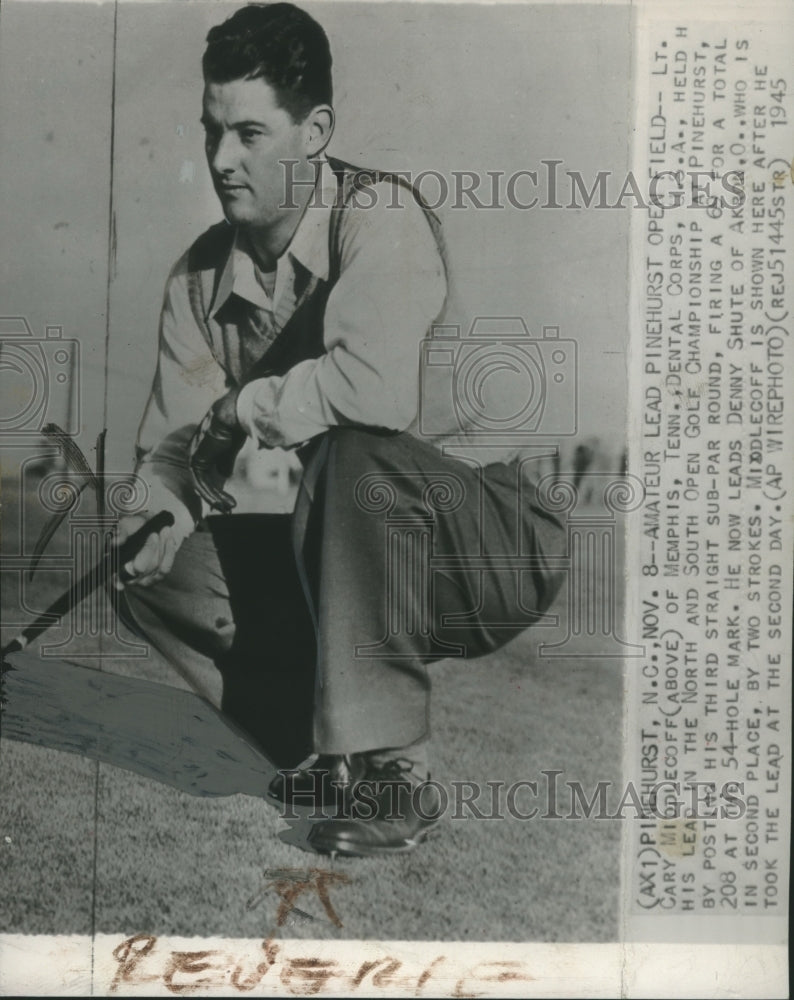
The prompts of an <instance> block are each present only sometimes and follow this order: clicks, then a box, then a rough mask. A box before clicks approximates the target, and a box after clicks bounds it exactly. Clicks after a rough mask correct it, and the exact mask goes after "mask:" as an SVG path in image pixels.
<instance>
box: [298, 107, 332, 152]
mask: <svg viewBox="0 0 794 1000" xmlns="http://www.w3.org/2000/svg"><path fill="white" fill-rule="evenodd" d="M304 125H305V126H306V152H307V154H308V155H309V156H318V155H319V154H320V153H322V151H323V150H324V149H325V147H326V146H327V145H328V143H329V142H330V141H331V136H332V135H333V134H334V109H333V108H332V107H331V106H330V104H318V105H317V107H316V108H312V110H311V111H310V112H309V114H308V115H307V117H306V119H305V120H304Z"/></svg>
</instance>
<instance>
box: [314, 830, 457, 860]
mask: <svg viewBox="0 0 794 1000" xmlns="http://www.w3.org/2000/svg"><path fill="white" fill-rule="evenodd" d="M437 826H438V824H437V823H433V824H431V825H430V826H426V827H423V828H422V829H421V830H419V831H418V832H417V833H416V835H415V836H414V837H412V838H411V839H410V840H404V841H403V842H402V843H401V844H398V845H390V846H388V847H387V846H385V845H382V844H360V845H356V844H340V843H334V844H331V843H330V841H329V842H327V843H324V844H323V843H319V844H318V843H315V842H314V841H313V840H312V838H311V835H309V845H310V846H311V847H312V849H313V850H315V851H316V852H317V853H318V854H330V855H331V857H332V858H334V857H336V856H337V855H338V856H339V857H343V858H371V857H382V856H384V855H388V854H410V852H411V851H413V850H415V849H416V848H417V847H419V845H420V844H421V843H422V842H423V841H424V840H426V839H427V836H428V834H430V833H432V832H433V831H434V830H435V829H436V828H437Z"/></svg>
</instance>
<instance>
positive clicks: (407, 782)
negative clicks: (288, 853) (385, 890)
mask: <svg viewBox="0 0 794 1000" xmlns="http://www.w3.org/2000/svg"><path fill="white" fill-rule="evenodd" d="M428 777H429V776H428ZM344 792H345V794H344V796H343V798H342V802H341V803H340V806H339V809H338V812H337V815H336V816H335V817H334V818H333V819H327V820H322V821H321V822H318V823H315V824H314V825H313V826H312V829H311V830H310V831H309V836H308V842H309V844H310V845H311V846H312V847H313V848H314V850H315V851H317V852H318V853H320V854H331V855H336V854H341V855H345V856H349V857H370V856H374V855H384V854H404V853H406V852H407V851H412V850H413V849H414V848H415V847H416V846H417V845H418V844H420V843H421V842H422V841H423V840H424V839H425V837H426V836H427V835H428V833H429V832H430V831H431V830H432V829H433V827H435V826H436V825H437V823H438V822H439V820H440V818H441V815H442V813H443V811H444V806H443V804H442V802H441V795H440V794H439V790H438V786H437V785H436V784H435V783H433V782H429V781H427V780H426V779H424V780H423V779H422V778H421V777H420V776H419V775H417V774H415V773H414V765H413V762H411V761H409V760H405V759H402V758H397V759H394V760H388V761H386V762H385V763H381V764H375V763H374V762H373V761H372V760H371V759H370V760H366V770H365V773H364V776H363V778H361V779H359V780H358V781H355V782H352V783H351V784H349V785H348V786H347V787H346V788H345V790H344Z"/></svg>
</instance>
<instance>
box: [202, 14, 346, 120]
mask: <svg viewBox="0 0 794 1000" xmlns="http://www.w3.org/2000/svg"><path fill="white" fill-rule="evenodd" d="M201 65H202V69H203V71H204V79H205V80H206V81H207V82H209V83H229V82H230V81H232V80H256V79H262V80H264V81H265V82H266V83H269V84H270V86H271V87H272V88H273V90H274V91H275V94H276V99H277V100H278V103H279V105H280V107H282V108H283V109H284V110H285V111H287V112H289V114H290V115H291V116H292V119H293V121H295V122H299V121H303V119H304V118H305V117H306V115H308V113H309V112H310V111H311V109H312V108H314V107H316V106H317V105H318V104H330V103H331V101H332V100H333V88H332V84H331V48H330V46H329V44H328V37H327V36H326V34H325V32H324V31H323V29H322V28H321V27H320V25H319V24H318V23H317V22H316V21H315V20H314V18H312V17H310V16H309V15H308V14H307V13H306V12H305V11H302V10H300V9H299V8H298V7H295V6H293V4H291V3H268V4H260V3H255V4H249V6H247V7H243V8H242V9H241V10H238V11H237V12H236V13H234V14H232V16H231V17H230V18H228V20H226V21H224V22H223V24H219V25H217V26H216V27H214V28H212V30H211V31H210V33H209V34H208V35H207V49H206V51H205V53H204V57H203V59H202V63H201Z"/></svg>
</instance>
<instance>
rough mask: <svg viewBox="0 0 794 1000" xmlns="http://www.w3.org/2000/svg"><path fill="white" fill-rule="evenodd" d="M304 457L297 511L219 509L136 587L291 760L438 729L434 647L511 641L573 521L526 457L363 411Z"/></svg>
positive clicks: (160, 629)
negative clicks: (459, 452) (447, 442)
mask: <svg viewBox="0 0 794 1000" xmlns="http://www.w3.org/2000/svg"><path fill="white" fill-rule="evenodd" d="M301 458H302V461H303V463H304V472H303V479H302V482H301V486H300V490H299V495H298V499H297V503H296V506H295V510H294V512H293V513H292V514H239V515H234V514H232V515H226V516H220V515H219V516H210V517H208V518H206V519H205V520H204V521H203V522H202V523H201V524H200V525H199V527H198V529H197V531H196V532H194V534H192V535H191V536H189V537H188V538H187V539H186V540H185V542H183V544H182V546H181V548H180V550H179V552H178V553H177V557H176V560H175V562H174V566H173V568H172V570H171V572H170V574H169V575H168V576H167V577H166V578H165V579H163V580H162V581H160V582H159V583H158V584H156V585H154V586H152V587H149V588H135V587H128V588H127V589H126V590H125V592H124V595H123V600H124V607H123V616H124V617H125V619H126V620H127V621H128V623H129V624H131V625H132V627H133V628H134V629H135V631H136V632H137V633H138V634H140V635H142V636H143V637H144V638H145V639H146V640H148V641H149V642H150V643H151V644H152V645H153V646H154V647H155V648H156V649H158V650H159V651H160V652H161V653H162V654H163V655H165V656H166V657H167V658H168V659H170V660H172V661H173V662H174V663H175V664H176V665H179V664H180V663H181V665H182V666H185V664H187V663H190V662H193V663H196V662H198V661H203V662H204V664H206V663H211V664H212V665H213V666H214V668H215V669H216V670H217V671H219V673H220V676H221V679H222V697H221V709H222V710H223V711H224V712H225V713H227V714H228V715H229V716H230V717H231V718H232V719H233V720H234V721H235V722H236V723H237V724H238V725H240V726H242V727H243V728H244V729H245V730H246V731H247V732H248V733H249V734H250V735H251V736H252V737H253V738H254V739H255V740H256V741H257V742H258V743H259V744H260V745H261V746H262V748H263V749H264V751H265V752H266V753H267V754H268V755H269V756H270V757H271V759H273V760H274V762H276V763H277V764H278V765H279V766H293V765H294V764H295V763H297V762H299V761H301V760H303V759H305V758H306V757H307V756H308V754H310V753H312V752H314V753H339V754H342V753H352V752H357V751H365V750H372V749H380V748H387V747H405V746H408V745H409V744H411V743H413V742H416V741H417V740H420V739H422V738H423V737H426V736H427V735H428V732H429V696H430V679H429V675H428V670H427V667H428V664H430V663H432V662H433V661H436V660H439V659H442V658H445V657H449V656H451V657H458V658H461V659H465V658H471V657H476V656H482V655H484V654H486V653H490V652H492V651H493V650H495V649H497V648H499V647H500V646H502V645H504V644H505V643H506V642H508V641H509V640H510V639H512V638H513V637H515V636H516V635H517V634H518V633H519V632H521V631H522V630H524V629H525V628H528V627H530V626H531V625H533V624H535V623H536V622H537V621H538V620H540V619H541V618H542V616H543V613H544V611H545V610H546V609H547V608H548V606H549V604H550V603H551V602H552V600H553V598H554V596H555V594H556V593H557V591H558V589H559V587H560V584H561V582H562V579H563V574H562V571H561V570H560V569H559V568H557V567H558V566H559V564H560V562H559V559H557V558H556V557H559V556H560V555H562V552H563V548H564V544H565V533H564V530H563V527H562V525H561V523H560V522H559V520H557V518H556V517H554V516H553V515H552V514H551V513H549V512H548V511H546V510H544V509H543V507H542V506H541V505H540V504H539V502H538V497H537V491H536V490H535V487H534V485H533V483H532V480H531V477H530V476H529V475H528V474H527V469H525V468H524V465H523V464H522V463H521V462H520V461H518V460H516V461H514V462H511V463H509V464H502V463H496V464H491V465H481V464H480V463H479V462H477V461H474V460H472V459H466V460H463V459H462V458H456V457H451V456H448V455H443V454H441V452H439V450H438V449H437V448H435V447H434V446H432V445H430V444H429V443H427V442H424V441H422V440H421V439H419V438H417V437H414V436H413V435H411V434H409V433H407V432H404V433H386V432H383V433H381V432H378V431H375V430H370V429H367V430H363V429H359V428H350V427H345V428H333V429H332V430H330V431H328V432H327V433H326V434H324V435H321V436H320V437H318V438H315V439H314V441H313V442H311V444H310V446H309V447H308V448H307V449H305V450H304V452H303V453H302V455H301Z"/></svg>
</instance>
